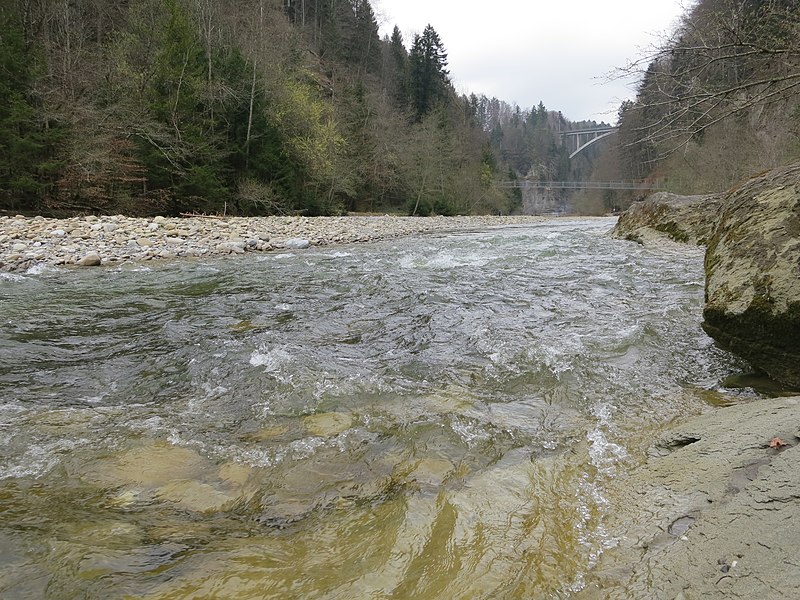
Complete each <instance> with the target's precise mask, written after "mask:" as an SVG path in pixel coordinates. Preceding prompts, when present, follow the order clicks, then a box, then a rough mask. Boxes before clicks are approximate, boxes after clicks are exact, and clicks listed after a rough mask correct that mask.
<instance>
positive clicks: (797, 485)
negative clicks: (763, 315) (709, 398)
mask: <svg viewBox="0 0 800 600" xmlns="http://www.w3.org/2000/svg"><path fill="white" fill-rule="evenodd" d="M798 433H800V397H785V398H776V399H769V400H756V401H751V402H750V403H747V404H740V405H735V406H731V407H727V408H721V409H716V410H714V411H713V412H711V413H708V414H705V415H703V416H700V417H696V418H693V419H690V420H688V421H687V422H685V423H683V424H680V425H677V426H674V427H673V428H672V429H670V430H669V431H668V432H667V433H666V434H664V435H663V436H661V438H660V439H658V440H657V441H656V442H655V443H654V444H653V446H652V447H651V450H650V453H649V454H650V456H649V458H648V459H647V462H646V464H644V465H642V466H641V467H640V468H638V469H637V470H635V471H634V472H633V474H632V475H630V476H628V477H623V478H621V479H620V480H619V481H618V482H617V483H616V485H617V486H618V488H619V489H618V490H617V492H618V493H617V494H615V497H617V498H620V499H621V501H620V506H619V507H618V510H616V511H614V517H613V518H612V519H611V522H610V523H609V527H610V531H611V532H613V534H614V536H615V537H616V538H617V539H618V540H620V542H619V545H618V546H617V547H616V548H615V549H613V550H610V551H608V552H607V553H606V554H605V555H604V556H603V557H602V558H601V560H600V563H599V565H598V567H597V568H596V569H595V571H594V572H593V573H592V574H591V576H590V577H589V578H587V583H588V584H589V585H588V586H587V587H586V588H585V589H584V590H583V591H582V592H581V593H579V594H578V595H577V596H576V597H578V598H581V599H600V598H603V599H606V598H625V599H631V598H642V599H644V598H647V599H653V598H655V599H669V600H672V599H679V598H680V599H687V600H689V599H700V598H703V599H706V598H720V599H722V598H793V597H796V595H797V590H798V586H800V560H798V558H797V557H798V556H800V469H797V462H798V460H800V446H799V445H798V444H800V438H799V437H798ZM776 438H778V439H779V440H780V441H781V442H782V443H783V444H785V445H780V444H777V443H775V439H776ZM771 442H772V443H771Z"/></svg>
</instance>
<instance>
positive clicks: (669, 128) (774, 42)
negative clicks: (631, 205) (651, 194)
mask: <svg viewBox="0 0 800 600" xmlns="http://www.w3.org/2000/svg"><path fill="white" fill-rule="evenodd" d="M617 75H618V76H620V77H625V78H628V77H631V76H632V77H635V78H637V79H638V80H639V81H640V82H641V83H640V85H639V88H638V94H637V96H636V98H635V100H633V101H629V102H625V103H623V104H622V106H621V107H620V111H619V128H620V129H619V134H618V135H617V136H615V138H616V139H614V140H613V141H612V142H611V143H610V144H609V146H610V148H609V151H608V152H606V153H604V154H603V155H602V156H600V157H599V158H598V161H597V163H596V168H595V170H594V173H593V175H592V177H593V178H595V179H597V180H607V179H653V180H660V181H663V182H665V184H666V186H667V188H668V189H669V191H672V192H676V193H683V194H697V193H714V192H721V191H723V190H726V189H728V188H730V187H733V186H735V185H737V184H738V183H739V182H741V181H743V180H744V179H746V178H748V177H750V176H752V175H753V174H755V173H758V172H762V171H765V170H767V169H771V168H774V167H777V166H780V165H783V164H786V163H788V162H790V161H791V160H794V159H796V158H798V157H800V103H798V98H800V11H798V7H797V2H795V1H794V0H700V1H698V2H695V3H692V4H691V5H690V7H689V8H688V9H687V11H686V12H685V14H684V15H683V17H682V18H681V20H680V23H679V25H678V26H677V27H676V29H675V31H674V32H673V34H672V36H671V37H670V39H668V40H666V41H665V42H664V43H663V44H662V45H660V46H659V47H657V48H655V49H653V51H652V52H651V53H650V54H648V55H647V56H645V57H643V58H642V59H641V60H639V61H636V62H633V63H631V64H629V65H627V67H625V68H623V69H621V70H620V72H619V73H618V74H617ZM617 194H619V193H617ZM636 195H637V194H636V193H633V194H630V196H631V197H630V198H628V199H627V201H628V202H629V201H630V199H631V198H635V197H636ZM639 195H640V194H639ZM594 200H595V201H602V199H599V198H597V197H595V198H594Z"/></svg>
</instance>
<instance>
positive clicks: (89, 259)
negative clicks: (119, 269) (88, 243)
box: [78, 252, 103, 267]
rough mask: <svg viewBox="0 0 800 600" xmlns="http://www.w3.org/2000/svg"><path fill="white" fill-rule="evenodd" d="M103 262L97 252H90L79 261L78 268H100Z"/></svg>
mask: <svg viewBox="0 0 800 600" xmlns="http://www.w3.org/2000/svg"><path fill="white" fill-rule="evenodd" d="M102 262H103V260H102V259H101V258H100V255H99V254H98V253H97V252H89V253H88V254H87V255H86V256H84V257H83V258H82V259H80V260H79V261H78V266H81V267H99V266H100V265H101V264H102Z"/></svg>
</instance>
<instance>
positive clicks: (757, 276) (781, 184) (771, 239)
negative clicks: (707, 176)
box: [703, 163, 800, 389]
mask: <svg viewBox="0 0 800 600" xmlns="http://www.w3.org/2000/svg"><path fill="white" fill-rule="evenodd" d="M705 270H706V305H705V310H704V311H703V317H704V319H705V321H704V323H703V329H705V331H706V332H707V333H708V334H709V335H710V336H711V337H713V338H714V339H715V340H716V341H717V342H718V343H719V344H720V345H721V346H723V347H725V348H726V349H728V350H730V351H731V352H734V353H735V354H738V355H740V356H742V357H744V358H745V359H747V360H748V361H750V363H751V364H752V365H753V366H755V367H757V368H759V369H761V370H763V371H764V372H766V373H767V374H768V375H769V376H770V377H772V378H773V379H775V380H777V381H779V382H781V383H783V384H785V385H788V386H790V387H792V388H797V389H800V163H796V164H793V165H790V166H788V167H783V168H780V169H775V170H773V171H770V172H769V173H766V174H764V175H761V176H759V177H756V178H754V179H751V180H750V181H748V182H747V183H746V184H745V185H743V186H742V187H740V188H738V189H735V190H732V191H731V192H729V193H728V195H727V196H726V198H725V200H724V205H723V208H722V211H721V214H720V216H719V218H718V219H717V224H716V229H715V231H714V234H713V236H711V239H710V240H709V242H708V248H707V251H706V260H705Z"/></svg>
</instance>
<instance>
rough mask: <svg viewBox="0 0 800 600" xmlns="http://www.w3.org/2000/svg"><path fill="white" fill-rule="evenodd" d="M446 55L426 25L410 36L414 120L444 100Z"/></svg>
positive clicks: (446, 79)
mask: <svg viewBox="0 0 800 600" xmlns="http://www.w3.org/2000/svg"><path fill="white" fill-rule="evenodd" d="M449 74H450V72H449V71H448V70H447V53H446V52H445V50H444V45H443V44H442V40H441V39H440V38H439V34H438V33H436V30H435V29H434V28H433V27H432V26H431V25H428V26H426V27H425V30H424V31H423V32H422V35H416V36H414V44H413V46H412V47H411V53H410V56H409V75H410V77H409V79H410V93H411V108H412V110H413V111H414V115H415V118H416V120H417V121H421V120H422V118H423V117H424V116H425V115H427V114H428V113H429V112H430V111H431V109H432V108H433V107H434V106H435V105H436V103H437V102H441V101H443V100H444V99H445V98H446V97H447V92H448V89H449V86H450V80H449V79H448V75H449Z"/></svg>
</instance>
